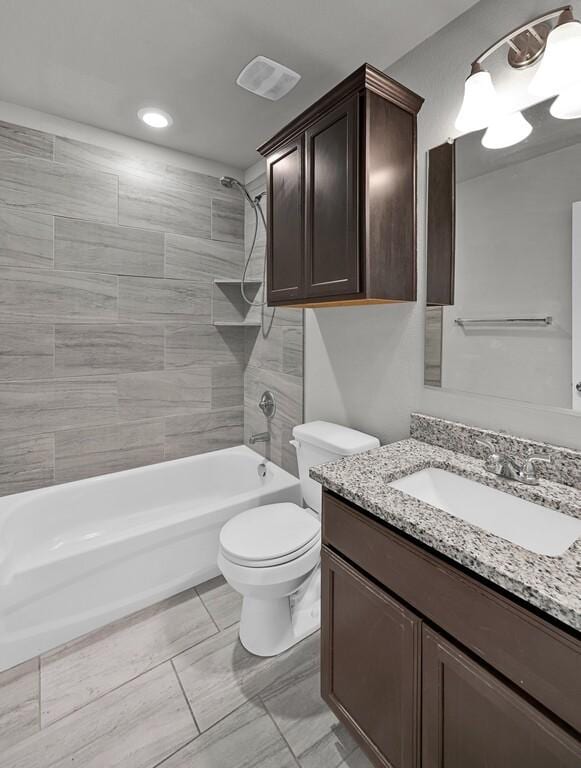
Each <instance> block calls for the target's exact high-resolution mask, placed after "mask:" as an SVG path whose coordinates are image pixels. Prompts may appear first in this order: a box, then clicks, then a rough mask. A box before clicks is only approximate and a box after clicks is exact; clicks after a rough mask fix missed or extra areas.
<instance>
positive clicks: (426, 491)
mask: <svg viewBox="0 0 581 768" xmlns="http://www.w3.org/2000/svg"><path fill="white" fill-rule="evenodd" d="M389 485H390V486H391V487H392V488H397V489H398V490H399V491H403V493H407V494H408V495H409V496H414V497H415V498H416V499H420V500H421V501H425V502H426V503H427V504H430V505H431V506H433V507H437V508H438V509H441V510H443V511H444V512H448V513H449V514H450V515H453V516H454V517H458V518H460V519H461V520H465V521H466V522H468V523H472V524H473V525H477V526H478V527H479V528H482V529H483V530H485V531H488V533H493V534H494V535H495V536H500V537H501V538H503V539H506V540H507V541H512V542H513V544H519V545H520V546H521V547H524V548H525V549H528V550H530V551H531V552H536V553H537V554H539V555H550V556H553V557H555V556H558V555H562V554H564V553H565V552H566V551H567V550H568V549H569V547H570V546H571V545H572V544H573V543H574V542H575V541H576V539H577V538H578V537H579V536H581V520H578V519H577V518H574V517H570V516H569V515H564V514H563V513H562V512H556V511H555V510H554V509H547V508H546V507H542V506H541V505H540V504H534V503H533V502H531V501H526V500H525V499H519V498H517V497H516V496H512V495H511V494H509V493H503V492H502V491H498V490H496V489H495V488H489V487H488V486H487V485H482V484H481V483H477V482H475V481H474V480H468V478H466V477H461V476H460V475H455V474H454V473H453V472H447V471H446V470H444V469H436V468H435V467H429V468H428V469H422V470H421V471H420V472H414V473H413V474H412V475H407V476H406V477H402V478H400V479H399V480H394V481H393V482H391V483H389Z"/></svg>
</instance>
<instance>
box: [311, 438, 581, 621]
mask: <svg viewBox="0 0 581 768" xmlns="http://www.w3.org/2000/svg"><path fill="white" fill-rule="evenodd" d="M427 467H438V468H440V469H447V470H449V471H451V472H455V473H456V474H458V475H463V476H464V477H467V478H470V479H472V480H476V481H478V482H480V483H484V484H485V485H488V486H491V487H492V488H497V489H499V490H502V491H505V492H507V493H511V494H513V495H515V496H518V497H520V498H523V499H527V500H529V501H533V502H537V503H540V504H542V505H544V506H546V507H551V508H552V509H556V510H559V511H561V512H564V513H566V514H569V515H572V516H574V517H578V518H581V490H578V489H576V488H572V487H569V486H564V485H560V484H558V483H555V482H552V481H549V480H541V481H540V484H539V485H538V486H528V485H524V484H522V483H516V482H511V481H509V480H504V479H502V478H499V477H496V476H495V475H492V474H491V473H490V472H487V471H486V470H485V469H484V466H483V462H482V461H481V460H480V459H476V458H472V457H471V456H467V455H465V454H462V453H455V452H453V451H450V450H448V449H446V448H442V447H439V446H435V445H429V444H428V443H424V442H420V441H419V440H415V439H409V440H403V441H402V442H399V443H393V444H391V445H386V446H383V447H382V448H378V449H377V450H374V451H370V452H368V453H364V454H359V455H357V456H352V457H349V458H345V459H340V460H339V461H336V462H332V463H330V464H323V465H321V466H318V467H313V468H312V469H311V472H310V474H311V477H312V478H313V479H314V480H317V481H318V482H319V483H321V484H322V485H323V486H324V487H325V488H328V489H329V490H331V491H334V492H335V493H337V494H339V495H340V496H342V497H343V498H345V499H347V500H348V501H351V502H353V503H354V504H356V505H357V506H359V507H361V508H362V509H364V510H366V511H367V512H369V513H371V514H373V515H375V516H376V517H377V518H379V519H381V520H383V521H385V522H386V523H389V524H390V525H392V526H393V527H394V528H397V529H398V530H400V531H403V532H405V533H407V534H408V535H410V536H412V537H413V538H415V539H417V540H418V541H420V542H422V543H424V544H426V545H428V546H430V547H432V548H433V549H434V550H436V551H437V552H440V553H441V554H443V555H446V556H447V557H449V558H451V559H452V560H455V561H456V562H458V563H461V564H462V565H464V566H466V567H467V568H469V569H470V570H472V571H474V572H475V573H477V574H479V575H480V576H483V577H484V578H486V579H488V580H489V581H491V582H493V583H494V584H497V585H499V586H500V587H503V588H504V589H506V590H508V591H509V592H511V593H512V594H514V595H516V596H518V597H520V598H522V599H523V600H525V601H526V602H528V603H530V604H531V605H533V606H535V607H537V608H540V609H541V610H543V611H545V612H546V613H548V614H550V615H551V616H554V617H555V618H557V619H559V620H560V621H562V622H564V623H566V624H568V625H569V626H571V627H573V628H575V629H579V630H581V539H577V541H576V543H575V544H574V545H573V546H572V547H570V548H569V549H568V550H567V552H566V553H565V554H564V555H562V556H561V557H549V556H546V555H537V554H535V553H533V552H529V551H528V550H526V549H524V548H522V547H520V546H518V545H517V544H512V543H511V542H509V541H506V540H505V539H501V538H499V537H498V536H494V535H493V534H490V533H487V532H486V531H484V530H483V529H482V528H478V527H477V526H475V525H472V524H470V523H467V522H464V521H463V520H460V519H458V518H455V517H452V515H449V514H448V513H446V512H444V511H442V510H440V509H437V508H436V507H432V506H430V505H429V504H426V503H425V502H423V501H419V500H418V499H415V498H414V497H412V496H408V495H406V494H404V493H402V492H401V491H399V490H396V489H395V488H391V487H390V486H389V485H388V483H390V482H391V481H393V480H397V479H398V478H400V477H404V476H405V475H410V474H412V473H413V472H418V471H419V470H422V469H425V468H427Z"/></svg>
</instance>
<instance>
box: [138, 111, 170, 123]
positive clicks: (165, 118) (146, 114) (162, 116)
mask: <svg viewBox="0 0 581 768" xmlns="http://www.w3.org/2000/svg"><path fill="white" fill-rule="evenodd" d="M137 117H138V118H139V119H140V120H142V121H143V122H144V123H145V124H146V125H149V127H150V128H167V127H168V126H169V125H171V124H172V123H173V119H172V116H171V115H169V114H168V113H167V112H164V111H163V109H157V107H143V109H140V110H139V112H138V113H137Z"/></svg>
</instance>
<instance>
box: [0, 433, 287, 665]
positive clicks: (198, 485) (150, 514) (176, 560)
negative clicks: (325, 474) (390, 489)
mask: <svg viewBox="0 0 581 768" xmlns="http://www.w3.org/2000/svg"><path fill="white" fill-rule="evenodd" d="M262 461H263V459H262V457H261V456H259V455H258V454H256V453H255V452H254V451H252V450H250V449H249V448H247V447H245V446H239V447H236V448H226V449H224V450H220V451H214V452H211V453H206V454H202V455H200V456H192V457H189V458H185V459H178V460H177V461H169V462H165V463H162V464H154V465H152V466H148V467H140V468H138V469H131V470H127V471H124V472H118V473H115V474H111V475H104V476H101V477H94V478H90V479H88V480H80V481H77V482H74V483H67V484H66V485H60V486H53V487H51V488H43V489H40V490H35V491H28V492H26V493H19V494H15V495H13V496H5V497H4V498H0V671H1V670H4V669H8V668H10V667H12V666H14V665H15V664H18V663H19V662H21V661H25V660H26V659H30V658H32V657H33V656H37V655H38V654H40V653H43V652H44V651H47V650H49V649H51V648H54V647H55V646H57V645H60V644H61V643H64V642H67V641H69V640H72V639H73V638H75V637H78V636H80V635H82V634H84V633H85V632H88V631H90V630H92V629H96V628H97V627H100V626H103V625H104V624H107V623H108V622H110V621H113V620H114V619H118V618H120V617H122V616H126V615H128V614H130V613H132V612H133V611H136V610H139V609H140V608H144V607H145V606H148V605H151V604H152V603H155V602H157V601H158V600H162V599H163V598H166V597H169V596H170V595H173V594H175V593H177V592H180V591H181V590H183V589H187V588H188V587H192V586H195V585H197V584H201V583H202V582H203V581H205V580H206V579H209V578H211V577H212V576H215V575H217V574H218V569H217V566H216V558H217V554H218V535H219V532H220V528H221V526H222V525H223V524H224V523H225V522H226V521H227V520H229V519H230V518H231V517H232V516H233V515H235V514H237V513H238V512H241V511H243V510H245V509H249V508H250V507H253V506H257V505H259V504H270V503H274V502H277V501H292V502H295V503H300V501H301V494H300V486H299V482H298V480H297V479H296V478H295V477H293V476H292V475H290V474H289V473H288V472H285V471H284V470H283V469H281V468H280V467H278V466H276V465H275V464H272V463H270V462H266V474H265V475H264V477H261V476H260V474H261V473H260V472H259V465H260V463H261V462H262Z"/></svg>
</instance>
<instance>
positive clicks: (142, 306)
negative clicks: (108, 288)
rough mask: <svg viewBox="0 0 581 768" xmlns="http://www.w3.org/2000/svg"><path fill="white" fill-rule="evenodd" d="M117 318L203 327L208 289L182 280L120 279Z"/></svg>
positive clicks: (208, 294) (208, 308)
mask: <svg viewBox="0 0 581 768" xmlns="http://www.w3.org/2000/svg"><path fill="white" fill-rule="evenodd" d="M119 318H120V319H122V320H123V319H125V320H140V321H143V322H147V321H149V322H151V321H162V322H163V321H165V322H182V323H183V322H196V323H207V322H209V320H210V286H208V285H204V284H201V283H192V282H186V281H184V280H169V279H156V278H145V277H143V278H141V277H120V278H119Z"/></svg>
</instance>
